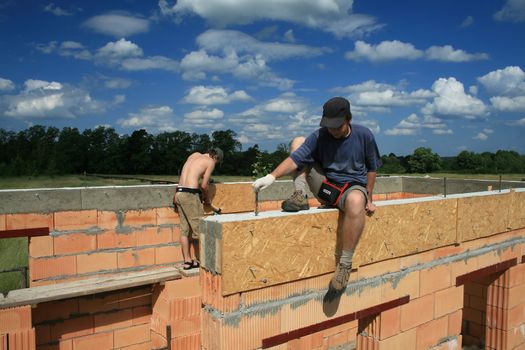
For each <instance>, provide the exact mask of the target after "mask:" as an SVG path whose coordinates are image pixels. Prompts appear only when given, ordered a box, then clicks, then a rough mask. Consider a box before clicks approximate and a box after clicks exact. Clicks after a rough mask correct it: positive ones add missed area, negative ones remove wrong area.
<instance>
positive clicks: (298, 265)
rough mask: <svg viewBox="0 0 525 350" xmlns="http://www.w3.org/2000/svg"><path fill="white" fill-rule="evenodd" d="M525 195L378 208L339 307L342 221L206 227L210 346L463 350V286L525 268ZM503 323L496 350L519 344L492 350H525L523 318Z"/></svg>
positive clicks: (318, 214)
mask: <svg viewBox="0 0 525 350" xmlns="http://www.w3.org/2000/svg"><path fill="white" fill-rule="evenodd" d="M524 196H525V192H513V193H509V192H508V191H507V192H506V193H501V194H500V193H484V194H476V195H468V196H451V197H447V199H439V200H438V199H436V198H433V199H418V200H401V201H397V202H396V201H394V202H390V203H381V204H380V205H381V208H380V209H379V210H378V212H377V213H376V214H375V215H374V217H372V218H369V219H367V226H366V229H365V232H364V234H363V237H362V239H361V241H360V243H359V246H358V248H357V251H356V256H355V260H354V261H355V265H356V267H357V269H356V271H354V272H352V274H351V276H350V279H351V281H350V283H349V285H348V287H347V289H346V291H345V292H344V293H343V295H341V296H340V297H338V298H332V297H331V296H330V295H329V293H328V288H327V287H328V282H329V280H330V278H331V273H332V272H333V269H334V267H335V264H334V258H333V256H334V252H335V250H336V242H335V230H336V227H337V212H336V211H330V210H328V211H326V210H325V211H322V210H312V209H311V210H309V211H308V212H300V213H296V214H288V213H285V214H281V213H263V214H261V216H260V217H254V216H253V215H251V216H250V214H242V215H236V216H235V217H220V218H219V217H218V218H215V217H213V218H208V219H207V220H205V227H206V233H205V235H204V239H203V245H202V249H203V256H204V260H203V265H204V267H205V271H204V272H203V273H204V278H202V277H201V279H203V288H204V291H203V303H204V305H205V307H204V310H203V328H202V332H203V334H202V345H203V348H205V349H259V348H272V349H286V348H288V347H293V346H296V345H297V344H303V343H306V344H309V346H311V348H319V349H326V348H328V347H329V345H328V344H331V346H335V345H345V346H347V347H348V348H349V349H350V348H352V347H354V346H355V347H357V348H358V349H396V348H398V349H401V348H403V349H430V348H432V349H434V348H436V349H437V348H443V349H445V348H448V347H452V348H454V347H458V346H460V345H461V344H462V342H463V339H462V338H463V332H462V324H463V323H464V322H463V321H464V318H463V309H464V305H469V304H468V303H469V302H470V301H467V304H466V300H465V299H466V298H465V295H466V294H465V284H466V283H467V282H470V281H471V280H472V279H473V278H474V277H476V278H478V277H479V275H480V274H481V275H483V274H487V273H489V272H491V273H495V272H494V271H495V270H496V272H503V273H511V272H510V271H511V270H509V272H505V271H507V270H508V269H509V268H511V267H512V266H516V268H518V269H519V271H521V269H523V267H521V264H522V261H523V256H524V255H525V230H524V229H523V227H525V226H524V225H523V217H524V216H525V211H524V210H523V204H522V203H524V202H525V197H524ZM511 206H512V208H511ZM518 264H519V266H518ZM502 268H503V269H504V270H501V269H502ZM500 270H501V271H500ZM473 273H474V275H472V274H473ZM473 276H474V277H473ZM505 288H507V289H509V290H510V289H512V288H517V289H514V291H513V294H512V295H513V298H515V299H513V303H512V308H516V309H513V313H512V315H516V314H519V315H522V316H523V315H525V314H523V313H524V312H525V309H524V308H523V305H522V303H523V302H525V293H522V294H520V296H518V293H520V292H523V290H522V289H521V288H522V286H521V285H520V286H513V287H510V285H507V286H506V287H505ZM502 293H507V294H508V292H507V291H506V292H502ZM467 295H468V294H467ZM488 305H489V304H487V307H488ZM498 305H499V304H498ZM501 305H503V306H499V308H502V309H504V308H508V307H507V306H506V304H505V303H503V304H501ZM498 315H501V313H499V314H498ZM506 315H507V316H503V318H504V319H505V320H506V321H505V322H506V324H508V323H509V320H510V316H509V315H510V313H508V312H507V313H506ZM514 317H516V316H514ZM356 322H357V324H356ZM501 322H502V321H500V324H501ZM486 324H487V325H488V324H491V322H486ZM500 324H499V325H498V327H492V326H491V327H492V328H490V327H489V328H490V331H487V332H486V333H487V334H488V338H487V339H486V340H485V339H484V341H486V342H487V345H488V346H493V345H491V344H493V343H491V340H490V339H493V338H497V339H502V338H504V337H507V338H506V339H508V338H509V335H510V334H511V332H512V335H513V340H512V342H511V341H506V343H502V342H501V341H500V343H498V344H499V345H496V347H495V348H497V349H514V348H516V347H517V346H525V345H524V344H525V333H523V332H521V330H522V328H523V317H521V320H516V319H514V320H513V321H512V322H510V324H512V327H513V328H512V331H509V330H508V326H507V329H502V327H503V326H501V325H500ZM334 329H335V331H334ZM334 332H335V334H334ZM465 334H467V333H465ZM467 335H468V334H467ZM336 339H337V340H336ZM502 344H504V345H502Z"/></svg>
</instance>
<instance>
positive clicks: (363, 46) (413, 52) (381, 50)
mask: <svg viewBox="0 0 525 350" xmlns="http://www.w3.org/2000/svg"><path fill="white" fill-rule="evenodd" d="M345 57H346V58H347V59H349V60H354V61H362V60H368V61H371V62H384V61H392V60H399V59H404V60H416V59H420V58H425V59H427V60H436V61H445V62H468V61H474V60H485V59H488V58H489V56H488V55H487V54H485V53H475V54H470V53H467V52H465V51H464V50H459V49H454V48H453V47H452V46H450V45H445V46H431V47H429V48H428V49H426V50H425V51H422V50H419V49H417V48H415V47H414V45H412V44H411V43H405V42H401V41H399V40H392V41H388V40H386V41H382V42H381V43H379V44H377V45H371V44H368V43H366V42H364V41H361V40H358V41H356V42H355V44H354V50H353V51H348V52H346V54H345Z"/></svg>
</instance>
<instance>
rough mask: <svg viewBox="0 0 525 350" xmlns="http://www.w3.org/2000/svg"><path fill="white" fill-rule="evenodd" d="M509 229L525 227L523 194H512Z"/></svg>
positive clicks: (524, 194)
mask: <svg viewBox="0 0 525 350" xmlns="http://www.w3.org/2000/svg"><path fill="white" fill-rule="evenodd" d="M511 197H512V205H511V206H510V214H509V217H510V218H509V228H511V229H513V230H515V229H518V228H523V227H525V192H512V193H511Z"/></svg>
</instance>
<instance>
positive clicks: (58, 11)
mask: <svg viewBox="0 0 525 350" xmlns="http://www.w3.org/2000/svg"><path fill="white" fill-rule="evenodd" d="M44 11H45V12H49V13H52V14H54V15H55V16H72V15H73V12H71V11H67V10H64V9H63V8H61V7H60V6H57V5H55V4H54V3H50V4H49V5H46V6H45V7H44Z"/></svg>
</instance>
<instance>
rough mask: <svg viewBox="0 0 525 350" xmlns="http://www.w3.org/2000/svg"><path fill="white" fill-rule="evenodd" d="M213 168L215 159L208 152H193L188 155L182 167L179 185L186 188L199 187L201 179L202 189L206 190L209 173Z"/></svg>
mask: <svg viewBox="0 0 525 350" xmlns="http://www.w3.org/2000/svg"><path fill="white" fill-rule="evenodd" d="M213 169H215V160H213V159H212V158H211V157H210V155H209V154H208V153H205V154H202V153H199V152H195V153H193V154H192V155H190V156H189V157H188V159H187V160H186V163H184V166H183V167H182V172H181V174H180V179H179V186H181V187H187V188H199V180H201V179H202V185H201V186H200V187H201V188H202V189H204V190H206V189H207V187H208V181H209V180H210V177H211V173H212V172H213Z"/></svg>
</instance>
